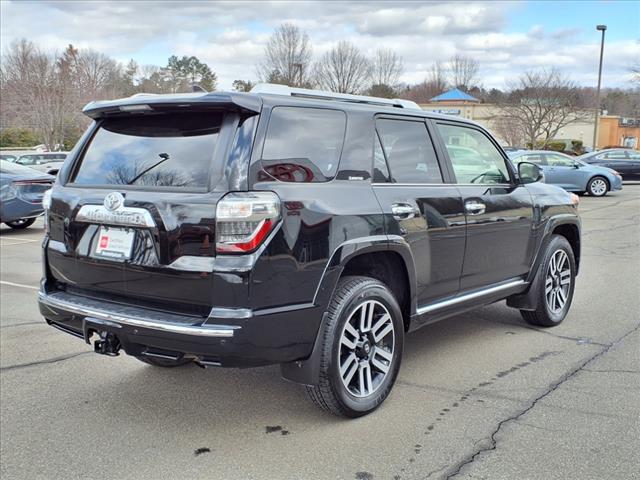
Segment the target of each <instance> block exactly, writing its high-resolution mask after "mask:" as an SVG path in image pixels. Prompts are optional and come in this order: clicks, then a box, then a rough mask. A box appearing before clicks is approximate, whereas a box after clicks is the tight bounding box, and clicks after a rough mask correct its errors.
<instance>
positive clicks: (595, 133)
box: [593, 25, 607, 152]
mask: <svg viewBox="0 0 640 480" xmlns="http://www.w3.org/2000/svg"><path fill="white" fill-rule="evenodd" d="M596 30H599V31H601V32H602V40H601V42H600V67H599V68H598V90H597V91H596V124H595V126H594V128H593V151H594V152H595V151H596V146H597V144H598V117H600V85H601V83H602V55H603V54H604V32H605V31H606V30H607V26H606V25H598V26H596Z"/></svg>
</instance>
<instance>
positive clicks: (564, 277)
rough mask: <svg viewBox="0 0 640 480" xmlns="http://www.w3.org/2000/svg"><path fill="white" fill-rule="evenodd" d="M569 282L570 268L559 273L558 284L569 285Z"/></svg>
mask: <svg viewBox="0 0 640 480" xmlns="http://www.w3.org/2000/svg"><path fill="white" fill-rule="evenodd" d="M570 283H571V270H565V271H564V272H562V273H560V285H569V284H570Z"/></svg>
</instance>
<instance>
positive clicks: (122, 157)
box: [72, 113, 223, 189]
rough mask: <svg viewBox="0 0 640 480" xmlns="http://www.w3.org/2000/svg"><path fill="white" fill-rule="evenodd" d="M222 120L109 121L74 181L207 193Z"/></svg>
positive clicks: (184, 116) (203, 116) (204, 116)
mask: <svg viewBox="0 0 640 480" xmlns="http://www.w3.org/2000/svg"><path fill="white" fill-rule="evenodd" d="M222 117H223V115H222V114H218V113H181V114H159V115H149V116H135V117H134V116H132V117H126V118H112V119H107V120H103V121H102V122H101V123H100V125H99V128H98V130H97V131H96V133H95V134H94V136H93V138H92V139H91V141H90V143H89V145H88V146H87V148H86V150H85V153H84V156H83V158H82V160H81V163H80V167H79V168H78V171H77V173H76V175H75V178H74V179H73V180H72V181H73V183H75V184H82V185H136V186H143V187H165V188H166V187H170V188H189V189H202V188H206V187H207V186H208V182H209V172H210V169H211V164H212V160H213V154H214V151H215V147H216V143H217V140H218V135H219V132H220V127H221V125H222Z"/></svg>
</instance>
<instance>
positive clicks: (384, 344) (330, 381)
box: [306, 276, 404, 418]
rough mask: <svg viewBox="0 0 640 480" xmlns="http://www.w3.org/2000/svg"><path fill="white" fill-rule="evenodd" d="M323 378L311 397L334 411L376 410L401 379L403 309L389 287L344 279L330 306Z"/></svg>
mask: <svg viewBox="0 0 640 480" xmlns="http://www.w3.org/2000/svg"><path fill="white" fill-rule="evenodd" d="M319 335H323V347H322V352H321V355H322V356H321V362H320V380H319V384H318V385H317V386H307V387H306V389H307V393H308V395H309V397H310V398H311V400H312V401H313V402H314V403H315V404H316V405H317V406H318V407H320V408H321V409H323V410H325V411H327V412H330V413H332V414H334V415H339V416H344V417H350V418H356V417H361V416H363V415H366V414H368V413H371V412H373V411H374V410H375V409H376V408H378V407H379V406H380V404H381V403H382V402H383V401H384V400H385V399H386V398H387V396H388V395H389V392H391V388H392V387H393V384H394V383H395V380H396V377H397V376H398V371H399V369H400V362H401V359H402V349H403V342H404V322H403V319H402V312H401V310H400V306H399V305H398V302H397V301H396V299H395V297H394V296H393V294H392V293H391V290H390V289H389V287H387V286H386V285H385V284H384V283H382V282H380V281H378V280H375V279H373V278H369V277H361V276H357V277H356V276H353V277H351V276H350V277H344V278H342V279H340V282H339V283H338V286H337V288H336V291H335V293H334V296H333V299H332V300H331V304H330V305H329V309H328V317H327V322H326V325H325V327H324V330H323V331H321V332H319Z"/></svg>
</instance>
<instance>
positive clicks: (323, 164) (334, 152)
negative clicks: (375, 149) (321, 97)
mask: <svg viewBox="0 0 640 480" xmlns="http://www.w3.org/2000/svg"><path fill="white" fill-rule="evenodd" d="M346 125H347V118H346V115H345V114H344V112H341V111H339V110H328V109H320V108H304V107H275V108H274V109H273V110H272V111H271V118H270V119H269V127H268V129H267V135H266V138H265V141H264V148H263V150H262V162H261V163H262V168H263V169H264V170H265V171H266V172H267V173H269V174H270V175H271V176H273V177H274V178H277V179H278V180H281V181H284V182H326V181H328V180H331V179H332V178H333V177H335V174H336V171H337V170H338V163H339V162H340V154H341V153H342V144H343V143H344V134H345V129H346Z"/></svg>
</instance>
